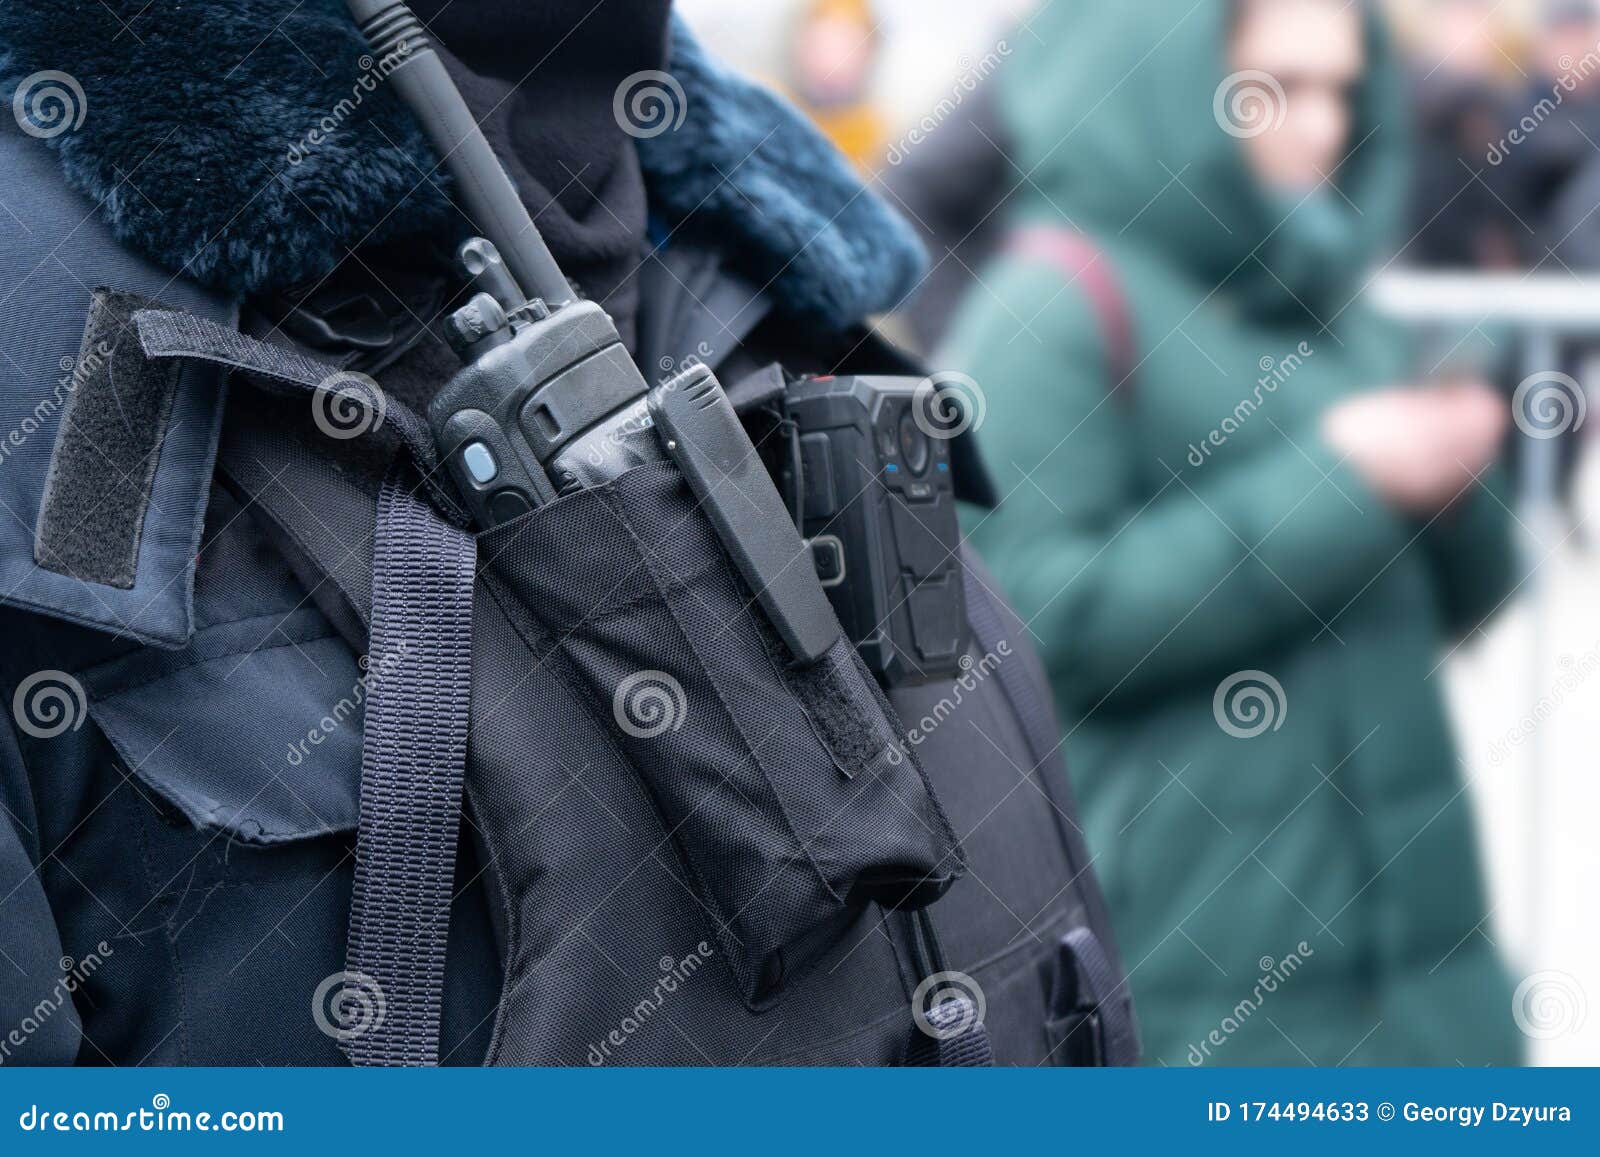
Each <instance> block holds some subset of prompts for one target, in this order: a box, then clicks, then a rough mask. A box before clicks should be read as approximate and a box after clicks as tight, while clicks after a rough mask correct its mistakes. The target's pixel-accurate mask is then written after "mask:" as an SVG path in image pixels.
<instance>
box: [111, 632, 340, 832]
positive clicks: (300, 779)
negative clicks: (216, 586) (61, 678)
mask: <svg viewBox="0 0 1600 1157" xmlns="http://www.w3.org/2000/svg"><path fill="white" fill-rule="evenodd" d="M82 681H83V684H84V687H85V688H86V690H87V692H88V696H89V713H90V715H91V717H92V718H93V719H94V721H95V723H96V724H97V725H98V726H99V727H100V729H101V731H103V732H104V733H105V735H106V738H107V739H108V740H109V741H110V742H111V745H112V746H113V747H114V748H115V749H116V751H117V754H118V755H119V756H120V757H121V759H122V760H123V761H124V762H125V763H126V764H127V768H128V770H129V771H131V772H132V773H133V774H134V775H136V776H137V777H138V778H139V779H140V780H142V781H143V782H144V783H146V784H148V785H149V786H150V787H151V788H153V789H154V790H155V791H156V792H157V793H158V794H159V795H160V796H162V798H164V799H166V800H167V801H168V802H169V803H171V804H172V805H173V806H174V807H176V808H177V809H178V811H180V812H181V813H182V814H183V815H184V816H185V817H186V818H187V819H188V820H189V821H190V822H191V823H193V824H195V825H196V826H197V827H202V828H211V829H215V830H221V831H226V832H227V833H229V834H230V835H231V836H233V837H234V838H237V839H240V840H243V841H245V842H247V843H259V844H271V843H281V842H284V841H287V840H299V839H308V838H311V837H314V836H320V835H327V834H329V833H332V832H346V831H353V830H354V829H355V826H356V819H357V813H358V804H359V800H360V784H361V718H362V704H363V701H364V699H365V693H366V677H365V672H364V671H363V670H362V669H361V667H360V665H359V664H358V663H357V661H356V658H355V655H354V654H353V653H352V652H351V650H350V648H349V647H348V646H347V645H346V644H345V642H344V640H343V639H341V638H339V636H338V635H337V634H336V633H335V632H334V630H333V628H332V627H331V626H330V625H329V624H328V621H327V620H326V619H324V618H323V617H322V615H321V614H320V613H319V612H317V611H316V610H314V609H311V608H304V609H301V610H298V611H295V612H293V613H291V614H289V615H288V616H282V615H279V614H276V613H274V614H271V615H266V616H263V617H261V618H259V619H246V620H243V621H241V622H235V623H226V624H223V625H221V626H217V627H211V628H208V629H206V630H203V631H201V632H199V633H198V634H197V635H196V636H195V639H194V642H193V644H191V645H190V646H189V647H188V648H186V649H185V650H183V651H180V652H161V651H152V650H143V651H137V652H134V653H133V654H131V655H128V656H126V657H124V658H121V659H115V660H113V661H111V662H109V663H105V664H102V665H100V666H98V667H94V668H92V669H90V670H88V671H85V672H83V673H82Z"/></svg>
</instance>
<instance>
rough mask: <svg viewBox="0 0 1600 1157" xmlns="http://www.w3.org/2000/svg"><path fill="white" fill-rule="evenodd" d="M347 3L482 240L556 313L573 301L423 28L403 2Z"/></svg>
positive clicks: (351, 0) (532, 294) (531, 293)
mask: <svg viewBox="0 0 1600 1157" xmlns="http://www.w3.org/2000/svg"><path fill="white" fill-rule="evenodd" d="M346 4H347V5H348V7H349V9H350V15H351V16H353V17H354V18H355V22H356V25H357V27H359V28H360V29H361V34H362V35H363V36H365V37H366V39H367V44H368V45H369V46H370V47H371V49H372V58H373V60H375V61H378V62H380V63H383V62H387V61H389V60H391V59H398V61H399V63H398V64H396V65H395V66H394V68H393V70H392V71H391V72H389V74H388V80H389V83H390V84H392V85H394V87H395V89H396V91H398V92H399V93H400V97H401V99H402V100H404V101H405V102H406V107H407V108H409V109H410V110H411V114H412V115H413V116H414V117H416V118H417V122H418V123H419V124H421V126H422V131H423V133H424V134H425V135H426V136H427V138H428V142H429V143H430V144H431V145H433V148H434V151H435V152H437V153H438V154H439V156H440V158H441V159H442V160H443V161H444V164H445V167H446V168H447V169H449V170H450V175H451V176H453V177H454V178H455V182H456V190H457V195H458V196H459V197H460V199H461V208H462V209H463V210H464V211H465V212H466V214H467V216H468V217H469V218H470V219H471V220H472V223H473V226H474V228H476V229H477V231H478V233H479V234H481V235H482V236H483V237H485V238H487V239H488V240H489V241H492V242H493V243H494V245H495V248H497V249H499V251H500V255H501V257H502V258H503V259H504V261H505V263H506V266H507V268H509V269H510V270H511V275H512V276H513V277H515V278H516V280H517V285H518V287H519V288H520V289H521V290H522V292H523V293H524V294H526V295H527V296H528V297H537V298H540V299H541V300H543V301H544V302H545V303H546V304H547V305H549V306H551V307H555V306H559V305H563V304H565V303H566V302H569V301H571V300H573V296H574V295H573V292H572V288H571V286H569V285H568V284H567V279H566V277H565V275H563V274H562V272H561V267H560V266H559V265H557V264H556V259H555V258H554V257H553V256H552V255H551V253H550V247H549V246H547V245H546V244H545V243H544V238H543V237H541V236H540V235H539V230H538V228H537V227H536V226H535V225H534V223H533V218H532V217H530V216H529V215H528V208H527V206H526V205H524V204H523V203H522V198H521V196H520V195H518V193H517V188H516V186H515V185H513V184H512V183H511V178H510V177H509V176H507V175H506V171H505V168H504V166H502V165H501V164H500V159H499V158H498V157H496V156H495V155H494V150H493V149H492V148H490V147H489V142H488V141H487V140H486V139H485V138H484V135H483V130H482V129H480V128H479V127H478V122H477V121H476V120H474V119H473V116H472V112H471V110H469V109H468V108H467V102H466V101H464V100H462V99H461V93H460V91H459V90H458V89H457V88H456V85H455V82H454V81H453V80H451V79H450V74H449V73H448V72H446V71H445V67H444V62H443V61H442V60H440V59H439V54H438V53H437V52H435V51H434V50H433V43H432V41H431V40H430V39H429V38H428V30H427V29H426V28H424V27H423V25H422V21H420V20H418V19H417V16H416V14H415V13H414V12H412V11H411V9H410V8H408V7H406V5H405V4H404V3H402V2H401V0H346Z"/></svg>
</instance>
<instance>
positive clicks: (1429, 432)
mask: <svg viewBox="0 0 1600 1157" xmlns="http://www.w3.org/2000/svg"><path fill="white" fill-rule="evenodd" d="M679 7H680V9H681V10H682V11H683V12H684V13H685V14H686V15H687V16H688V17H689V19H690V20H691V21H692V22H693V23H694V24H695V25H696V27H697V29H698V30H699V31H700V33H701V34H702V36H703V37H704V38H705V39H706V40H707V41H708V42H709V43H710V45H711V46H712V47H713V48H714V49H715V50H716V51H718V52H719V54H720V55H722V56H723V57H724V58H725V59H728V60H731V61H734V62H737V63H739V64H740V65H741V66H742V67H744V68H745V69H747V70H749V71H751V72H753V73H756V74H757V75H760V76H762V77H763V78H764V79H766V80H767V81H769V82H770V83H771V84H773V85H774V86H775V87H777V88H779V89H780V90H782V91H784V92H786V93H787V94H788V95H789V96H790V97H791V98H792V99H793V100H794V101H795V102H796V103H797V104H799V105H800V106H801V107H803V108H805V109H806V110H808V111H809V112H810V113H811V115H812V116H813V117H814V118H815V119H816V120H817V122H818V123H819V124H820V125H821V126H822V127H823V129H824V130H825V131H826V132H827V133H828V134H829V135H830V136H831V137H832V138H833V140H834V141H835V142H836V143H837V145H838V146H839V148H840V149H841V150H842V151H843V152H845V153H846V154H847V155H848V156H849V157H850V158H851V159H852V160H853V161H854V162H855V163H856V164H857V165H858V166H859V167H860V168H861V169H862V171H863V172H864V173H866V174H868V175H869V176H870V177H871V179H872V182H871V183H872V185H873V187H874V188H875V189H876V190H877V191H878V192H880V193H881V194H882V195H883V196H885V197H886V198H887V199H888V200H889V201H890V202H891V203H893V204H895V205H896V206H898V207H899V208H900V209H901V210H902V211H903V212H904V213H905V214H906V216H907V217H908V218H909V219H911V220H912V221H913V223H914V224H915V225H916V226H917V228H918V229H919V230H921V231H922V232H923V234H924V236H925V238H926V239H927V241H928V244H929V249H930V254H931V270H930V273H929V276H928V277H927V278H926V279H925V281H924V283H923V286H922V288H921V290H920V292H919V294H918V295H917V296H916V297H915V298H914V299H913V300H911V301H909V302H908V303H907V304H906V306H905V308H904V309H903V310H902V311H900V313H899V314H897V315H896V316H893V317H890V318H887V319H885V321H884V323H883V324H884V325H885V327H886V328H888V329H889V330H890V331H891V332H892V333H893V334H894V335H895V336H896V337H897V338H898V339H899V340H901V341H902V342H903V343H905V344H909V345H912V346H915V347H918V348H919V349H920V350H921V351H922V352H924V353H926V354H928V355H929V356H930V357H931V358H932V359H933V361H932V364H934V365H937V366H945V365H948V366H950V367H951V368H952V369H956V370H959V371H961V373H962V375H963V380H964V381H966V382H967V383H969V384H970V386H971V388H972V389H973V390H974V391H975V392H976V394H977V398H976V403H977V404H976V406H975V407H974V408H975V410H976V416H977V418H978V419H979V420H980V421H981V422H982V424H981V425H980V426H979V427H978V429H977V436H978V438H979V441H980V443H981V444H982V445H983V446H984V449H985V451H986V456H987V457H988V458H989V459H990V461H991V464H992V465H994V466H995V469H996V473H997V476H998V478H999V481H1000V488H1001V490H1002V492H1004V493H1006V494H1007V495H1008V502H1007V503H1003V504H1002V507H1001V511H1000V512H999V513H998V514H996V515H995V516H993V517H992V518H990V517H988V516H984V515H981V514H979V515H975V516H974V518H973V519H972V520H971V522H970V523H969V525H970V526H971V527H972V531H973V538H974V541H975V542H976V543H977V544H978V545H979V547H980V549H982V550H984V552H985V553H986V555H987V556H988V558H989V561H990V563H991V566H993V567H994V569H995V571H996V573H997V576H998V579H999V581H1000V582H1001V583H1002V584H1003V585H1004V586H1005V587H1006V588H1007V591H1008V593H1009V594H1010V595H1011V596H1012V597H1013V599H1014V600H1015V601H1016V602H1017V604H1018V606H1019V609H1020V610H1021V611H1022V613H1023V614H1024V617H1025V618H1027V619H1028V621H1029V623H1030V626H1031V628H1032V629H1033V631H1034V634H1035V638H1036V642H1037V643H1038V645H1039V647H1040V649H1041V651H1042V652H1043V653H1044V654H1045V657H1046V660H1047V663H1048V665H1049V667H1050V670H1051V674H1052V677H1053V678H1054V680H1055V683H1056V688H1057V692H1058V697H1059V703H1058V706H1059V707H1060V708H1061V713H1062V716H1063V724H1064V729H1065V730H1066V732H1067V736H1068V738H1067V741H1066V743H1067V746H1066V752H1067V759H1068V763H1069V765H1071V766H1072V767H1073V769H1074V770H1073V774H1074V776H1075V778H1076V779H1078V780H1079V782H1078V784H1077V786H1078V789H1079V792H1080V795H1081V796H1082V797H1083V799H1084V804H1085V812H1086V819H1085V824H1086V826H1087V827H1088V829H1089V832H1090V836H1091V840H1092V843H1091V847H1092V850H1093V851H1094V852H1095V855H1096V857H1097V863H1096V867H1097V869H1098V870H1099V871H1100V872H1101V874H1102V877H1103V878H1104V879H1105V880H1106V887H1107V891H1108V894H1109V898H1110V900H1111V903H1112V906H1113V910H1114V914H1115V915H1116V917H1117V919H1118V921H1119V924H1120V927H1119V932H1120V934H1121V936H1122V939H1123V941H1124V944H1123V950H1124V954H1125V955H1126V956H1127V957H1128V960H1127V964H1128V966H1129V968H1130V970H1131V972H1132V987H1133V990H1134V995H1135V998H1136V1000H1137V1001H1138V1002H1139V1006H1140V1008H1141V1015H1142V1018H1143V1021H1144V1030H1145V1034H1146V1037H1147V1041H1148V1042H1149V1043H1150V1044H1151V1045H1152V1046H1153V1047H1152V1048H1150V1050H1149V1051H1150V1056H1149V1059H1150V1060H1151V1061H1153V1062H1157V1063H1167V1064H1183V1063H1189V1064H1198V1063H1277V1062H1279V1061H1283V1062H1286V1063H1293V1062H1295V1061H1296V1060H1303V1061H1314V1062H1316V1063H1324V1064H1334V1063H1340V1062H1343V1063H1361V1062H1362V1061H1369V1062H1377V1063H1383V1062H1399V1063H1404V1062H1406V1061H1417V1062H1420V1063H1457V1062H1459V1063H1468V1064H1470V1063H1495V1062H1500V1063H1515V1061H1516V1060H1518V1059H1526V1060H1528V1061H1530V1062H1533V1063H1546V1064H1549V1063H1568V1064H1571V1063H1578V1064H1589V1063H1600V1007H1595V1008H1592V1009H1591V1003H1592V1002H1591V999H1590V998H1591V996H1593V997H1594V1000H1595V1001H1600V920H1597V916H1600V903H1597V900H1600V840H1597V839H1596V838H1595V832H1596V821H1597V817H1600V786H1597V782H1600V779H1597V776H1596V774H1595V772H1596V765H1597V760H1596V752H1597V751H1600V678H1595V677H1594V676H1595V675H1596V674H1597V673H1600V597H1597V596H1600V534H1597V533H1596V529H1597V527H1596V517H1597V515H1600V456H1597V455H1596V453H1595V449H1596V447H1595V443H1594V440H1593V438H1592V437H1591V435H1593V434H1594V433H1595V432H1596V429H1597V425H1600V419H1594V418H1592V417H1591V416H1590V414H1589V410H1590V408H1591V405H1590V403H1591V401H1593V400H1595V399H1593V394H1594V390H1595V382H1596V381H1600V357H1597V356H1596V355H1597V353H1600V0H1375V2H1373V3H1362V2H1361V0H1159V2H1158V0H1129V2H1127V3H1117V4H1104V3H1099V2H1090V0H993V2H990V3H980V4H973V3H971V2H970V0H771V2H770V3H767V4H764V5H760V6H759V7H752V6H750V5H748V4H744V3H737V2H736V0H679ZM1269 8H1271V9H1275V10H1278V9H1281V10H1282V11H1276V12H1275V14H1271V15H1267V16H1263V15H1261V14H1260V12H1259V11H1258V10H1262V9H1269ZM1321 9H1329V10H1331V11H1321ZM1284 11H1287V12H1288V15H1284ZM1219 13H1220V15H1219ZM1380 24H1381V26H1382V30H1380V29H1379V27H1378V26H1379V25H1380ZM1230 86H1231V87H1230ZM1285 126H1287V127H1285ZM1286 140H1287V141H1288V143H1287V144H1285V143H1284V142H1285V141H1286ZM1297 167H1298V170H1300V171H1297ZM1233 181H1238V182H1240V183H1238V184H1237V185H1234V184H1230V182H1233ZM1084 241H1087V247H1086V246H1085V245H1084V244H1082V243H1081V242H1084ZM1123 298H1125V299H1126V300H1122V299H1123ZM1069 302H1075V304H1068V303H1069ZM1124 346H1126V347H1127V348H1123V347H1124ZM1086 367H1087V368H1086ZM1402 383H1404V385H1402ZM1124 387H1131V389H1132V391H1133V392H1132V398H1133V400H1132V401H1129V400H1127V399H1125V398H1122V397H1114V395H1119V394H1121V392H1122V390H1123V388H1124ZM1377 387H1382V388H1377ZM1307 398H1312V399H1314V400H1313V401H1311V402H1308V401H1306V399H1307ZM1486 398H1487V399H1493V400H1494V401H1493V404H1492V405H1489V404H1487V403H1486V401H1485V399H1486ZM1258 413H1259V414H1260V415H1261V418H1260V419H1259V420H1258V419H1257V418H1256V417H1255V415H1256V414H1258ZM1302 432H1304V433H1302ZM1280 457H1281V458H1282V459H1283V460H1284V461H1283V462H1282V463H1281V464H1280V465H1279V466H1277V467H1274V468H1273V469H1272V470H1268V468H1267V465H1268V463H1269V461H1275V460H1277V459H1278V458H1280ZM1302 460H1303V461H1302ZM1306 470H1311V471H1314V472H1315V473H1312V474H1309V475H1307V476H1306V477H1308V478H1309V479H1310V482H1309V484H1308V485H1302V484H1301V481H1300V474H1302V473H1304V472H1305V471H1306ZM1297 471H1298V472H1299V473H1297ZM1319 476H1320V481H1319ZM1330 491H1331V492H1332V493H1330ZM1208 519H1209V521H1208ZM1302 526H1303V527H1304V528H1305V529H1304V533H1303V534H1302V533H1301V532H1300V531H1299V530H1297V529H1296V528H1298V527H1302ZM1284 528H1288V529H1284ZM1424 555H1425V558H1424V557H1423V556H1424ZM1257 571H1260V572H1264V574H1265V575H1267V576H1269V577H1262V574H1256V578H1255V579H1253V580H1251V582H1252V583H1255V584H1257V585H1250V584H1249V583H1246V582H1245V576H1246V575H1247V574H1251V573H1255V572H1257ZM1277 603H1282V604H1283V606H1282V608H1281V609H1279V608H1278V607H1277V606H1276V604H1277ZM1196 611H1199V612H1200V613H1199V614H1196ZM1202 619H1205V620H1209V625H1208V626H1204V627H1202V626H1200V625H1199V621H1200V620H1202ZM1101 668H1104V670H1103V671H1101ZM1240 675H1250V676H1261V675H1267V676H1268V679H1267V680H1266V684H1267V689H1266V691H1265V692H1264V693H1262V692H1260V691H1259V689H1258V692H1257V694H1258V698H1257V699H1256V701H1255V702H1254V704H1253V707H1252V705H1250V704H1247V705H1246V714H1245V716H1244V717H1243V722H1241V721H1240V720H1239V719H1235V720H1234V721H1233V722H1232V724H1231V725H1230V724H1228V723H1227V722H1226V721H1225V719H1224V713H1223V708H1224V698H1225V696H1224V691H1225V689H1226V685H1227V684H1228V680H1229V679H1230V678H1233V677H1235V676H1240ZM1258 682H1260V681H1259V680H1258ZM1213 688H1215V704H1213V695H1212V689H1213ZM1190 691H1192V692H1193V695H1190V694H1189V693H1188V692H1190ZM1213 707H1215V710H1214V711H1213ZM1252 709H1253V710H1255V712H1256V713H1255V714H1250V711H1251V710H1252ZM1263 711H1264V712H1265V713H1266V714H1265V715H1262V714H1261V712H1263ZM1213 713H1214V714H1215V715H1216V719H1215V721H1214V722H1215V725H1210V726H1209V727H1208V728H1203V727H1199V726H1198V725H1195V724H1194V720H1195V718H1196V716H1197V715H1204V716H1206V720H1207V721H1208V722H1209V720H1210V716H1211V715H1212V714H1213ZM1274 713H1276V715H1277V716H1278V718H1273V715H1274ZM1263 720H1265V721H1264V722H1263ZM1369 721H1370V722H1371V728H1370V730H1369V729H1368V728H1367V727H1366V726H1365V724H1366V723H1367V722H1369ZM1436 722H1437V725H1438V726H1437V731H1438V735H1435V734H1434V731H1435V723H1436ZM1263 733H1264V734H1263ZM1364 733H1365V734H1366V738H1365V739H1364V738H1363V734H1364ZM1335 736H1337V738H1335ZM1302 764H1303V765H1305V766H1302ZM1307 767H1309V768H1310V770H1309V771H1308V770H1307ZM1241 784H1242V785H1243V787H1241ZM1285 784H1287V785H1289V786H1287V787H1285V786H1284V785H1285ZM1263 800H1267V801H1270V802H1268V803H1265V804H1264V803H1263V802H1262V801H1263ZM1214 848H1226V849H1228V850H1227V852H1226V853H1225V854H1224V855H1223V856H1222V857H1221V858H1220V859H1216V860H1215V861H1213V860H1212V859H1211V858H1209V852H1210V850H1211V849H1214ZM1241 848H1242V849H1243V852H1242V854H1235V853H1238V852H1239V849H1241ZM1235 860H1238V861H1239V865H1238V866H1233V865H1234V861H1235ZM1346 861H1350V862H1351V863H1347V862H1346ZM1352 864H1353V866H1352ZM1213 865H1215V866H1214V867H1213ZM1230 869H1231V870H1230ZM1246 877H1249V878H1250V880H1251V882H1249V883H1245V879H1246ZM1191 900H1192V901H1193V903H1192V904H1191ZM1279 913H1281V915H1279ZM1290 958H1293V959H1294V960H1295V961H1296V968H1299V967H1300V966H1301V965H1302V964H1304V960H1310V959H1316V960H1318V964H1319V967H1320V971H1316V970H1312V969H1310V968H1307V969H1306V972H1305V976H1306V977H1307V978H1309V979H1305V980H1298V979H1293V978H1291V977H1290V976H1288V975H1284V972H1285V969H1286V968H1287V961H1288V960H1289V959H1290ZM1302 958H1304V959H1302ZM1497 969H1498V973H1497ZM1258 971H1259V973H1260V975H1257V972H1258ZM1288 971H1289V972H1291V973H1292V972H1294V971H1295V969H1289V970H1288ZM1335 977H1336V978H1335ZM1269 978H1270V982H1269V983H1267V984H1266V985H1265V987H1266V989H1267V991H1266V993H1265V994H1264V993H1263V992H1262V988H1263V982H1267V981H1269ZM1296 986H1298V989H1299V994H1298V996H1294V997H1291V996H1290V995H1288V994H1289V993H1290V991H1291V990H1293V989H1295V988H1296ZM1280 989H1281V991H1282V993H1283V995H1277V994H1278V992H1279V990H1280ZM1246 1022H1249V1023H1246ZM1331 1023H1339V1024H1341V1025H1347V1026H1348V1033H1347V1034H1344V1035H1341V1032H1342V1030H1341V1032H1329V1031H1326V1026H1327V1025H1328V1024H1331ZM1502 1030H1505V1031H1502ZM1279 1038H1281V1039H1279ZM1384 1042H1387V1043H1384ZM1347 1045H1348V1047H1346V1046H1347ZM1296 1054H1298V1056H1296Z"/></svg>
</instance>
